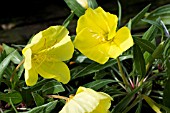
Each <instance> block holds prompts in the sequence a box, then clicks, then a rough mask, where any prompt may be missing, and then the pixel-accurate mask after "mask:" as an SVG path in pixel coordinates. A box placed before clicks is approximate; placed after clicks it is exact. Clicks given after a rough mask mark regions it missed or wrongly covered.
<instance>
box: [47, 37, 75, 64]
mask: <svg viewBox="0 0 170 113" xmlns="http://www.w3.org/2000/svg"><path fill="white" fill-rule="evenodd" d="M73 52H74V45H73V43H72V41H71V39H70V37H69V36H65V38H63V39H62V40H61V41H60V42H59V43H57V44H55V45H54V46H52V47H51V48H49V49H47V50H45V54H46V55H47V56H48V57H49V58H53V59H58V60H60V61H66V60H69V59H70V58H72V56H73Z"/></svg>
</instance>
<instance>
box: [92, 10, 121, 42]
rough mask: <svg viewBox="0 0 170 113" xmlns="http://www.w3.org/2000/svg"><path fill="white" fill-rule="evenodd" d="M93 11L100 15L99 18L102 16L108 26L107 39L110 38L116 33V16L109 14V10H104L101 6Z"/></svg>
mask: <svg viewBox="0 0 170 113" xmlns="http://www.w3.org/2000/svg"><path fill="white" fill-rule="evenodd" d="M95 11H96V12H97V13H98V14H99V15H100V17H101V18H103V19H104V20H105V21H106V22H107V26H109V29H108V40H110V39H112V38H113V37H114V36H115V35H116V28H117V22H118V18H117V16H116V15H114V14H110V13H109V12H105V11H104V10H103V9H102V8H101V7H98V8H97V9H96V10H95ZM94 22H95V21H94Z"/></svg>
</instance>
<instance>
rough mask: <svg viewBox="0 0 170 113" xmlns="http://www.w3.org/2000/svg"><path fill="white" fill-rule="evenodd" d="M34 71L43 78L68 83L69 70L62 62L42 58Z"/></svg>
mask: <svg viewBox="0 0 170 113" xmlns="http://www.w3.org/2000/svg"><path fill="white" fill-rule="evenodd" d="M36 67H37V68H36V71H37V72H38V73H39V74H40V75H41V76H42V77H43V78H47V79H50V78H54V79H56V80H58V81H59V82H62V83H64V84H66V83H68V82H69V80H70V71H69V68H68V67H67V65H66V64H65V63H63V62H57V61H55V60H54V61H48V59H47V60H44V61H42V62H41V64H36Z"/></svg>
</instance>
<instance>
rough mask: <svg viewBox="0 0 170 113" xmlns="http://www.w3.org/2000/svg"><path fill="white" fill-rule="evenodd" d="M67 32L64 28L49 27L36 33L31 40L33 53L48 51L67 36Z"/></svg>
mask: <svg viewBox="0 0 170 113" xmlns="http://www.w3.org/2000/svg"><path fill="white" fill-rule="evenodd" d="M68 33H69V32H68V30H67V29H66V28H65V27H64V26H50V27H49V28H47V29H45V30H43V31H40V32H39V33H37V34H36V35H35V36H34V37H33V38H32V40H31V44H30V45H31V49H32V51H33V53H36V54H37V53H38V52H41V51H42V50H44V49H48V48H50V47H52V46H54V45H55V44H57V43H60V41H61V40H62V39H63V38H65V37H66V36H68Z"/></svg>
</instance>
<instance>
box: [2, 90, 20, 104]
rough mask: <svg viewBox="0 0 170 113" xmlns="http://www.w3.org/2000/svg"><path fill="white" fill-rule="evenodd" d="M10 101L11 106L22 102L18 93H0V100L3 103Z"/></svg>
mask: <svg viewBox="0 0 170 113" xmlns="http://www.w3.org/2000/svg"><path fill="white" fill-rule="evenodd" d="M10 99H11V101H12V103H13V104H18V103H20V102H22V96H21V94H20V93H19V92H17V91H13V92H10V93H2V92H0V100H3V101H5V102H10Z"/></svg>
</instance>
